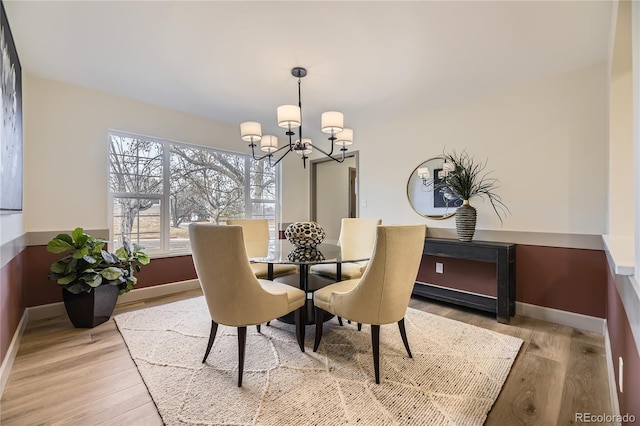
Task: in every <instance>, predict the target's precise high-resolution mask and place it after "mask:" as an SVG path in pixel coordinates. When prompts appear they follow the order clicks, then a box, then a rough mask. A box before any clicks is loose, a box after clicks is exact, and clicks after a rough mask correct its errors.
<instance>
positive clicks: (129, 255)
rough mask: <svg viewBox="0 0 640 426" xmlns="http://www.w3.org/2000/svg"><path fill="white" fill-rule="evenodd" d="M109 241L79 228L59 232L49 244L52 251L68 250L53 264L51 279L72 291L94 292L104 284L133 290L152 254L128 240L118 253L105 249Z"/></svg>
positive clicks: (121, 289) (127, 290)
mask: <svg viewBox="0 0 640 426" xmlns="http://www.w3.org/2000/svg"><path fill="white" fill-rule="evenodd" d="M105 246H106V241H105V240H102V239H99V238H94V237H92V236H91V235H87V234H85V233H84V230H83V229H82V228H76V229H74V230H73V232H72V233H71V235H69V234H59V235H58V236H56V237H55V238H54V239H52V240H51V241H49V243H48V244H47V251H49V252H50V253H64V256H62V258H61V259H60V260H59V261H57V262H55V263H52V264H51V269H50V270H49V279H50V280H52V281H55V282H57V283H58V284H59V285H60V287H62V288H64V289H65V290H67V291H69V292H70V293H74V294H79V293H82V292H87V293H88V292H90V291H91V290H92V289H93V288H95V287H98V286H101V285H114V286H118V288H119V289H120V293H119V294H122V293H127V292H129V291H131V289H132V288H133V286H134V285H135V284H136V282H137V281H138V279H137V278H136V277H135V276H134V272H140V266H141V265H146V264H148V263H149V262H150V259H149V256H148V255H147V254H146V253H145V252H143V251H142V249H143V247H140V246H139V245H137V244H133V245H130V244H129V243H128V242H127V241H125V242H124V244H123V245H122V247H120V248H119V249H118V250H116V252H115V254H114V253H110V252H108V251H106V250H105V249H104V247H105Z"/></svg>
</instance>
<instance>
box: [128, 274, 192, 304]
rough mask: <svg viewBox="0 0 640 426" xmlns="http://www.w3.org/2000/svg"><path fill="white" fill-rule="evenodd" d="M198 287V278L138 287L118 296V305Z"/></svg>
mask: <svg viewBox="0 0 640 426" xmlns="http://www.w3.org/2000/svg"><path fill="white" fill-rule="evenodd" d="M198 288H200V281H198V280H197V279H194V280H187V281H178V282H175V283H169V284H162V285H155V286H153V287H145V288H138V289H135V290H131V291H130V292H129V293H125V294H123V295H121V296H118V305H119V304H121V303H129V302H137V301H138V300H144V299H151V298H152V297H159V296H166V295H167V294H173V293H179V292H181V291H188V290H195V289H198Z"/></svg>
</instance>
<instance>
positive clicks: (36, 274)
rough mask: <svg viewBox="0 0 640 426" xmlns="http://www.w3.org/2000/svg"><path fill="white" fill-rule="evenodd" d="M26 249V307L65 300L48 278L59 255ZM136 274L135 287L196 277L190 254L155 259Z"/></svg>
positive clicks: (43, 247) (40, 248)
mask: <svg viewBox="0 0 640 426" xmlns="http://www.w3.org/2000/svg"><path fill="white" fill-rule="evenodd" d="M25 251H26V253H27V256H26V262H27V264H28V265H29V268H28V269H27V270H26V273H25V288H26V306H38V305H46V304H48V303H55V302H62V293H61V290H60V287H59V286H58V285H57V284H56V283H54V282H53V281H49V279H48V278H47V275H48V273H49V268H50V267H51V264H52V263H53V262H56V261H57V260H58V259H59V258H60V255H58V254H52V253H49V252H48V251H47V247H46V246H30V247H28V248H27V249H26V250H25ZM136 276H137V277H138V284H136V287H135V288H143V287H152V286H154V285H160V284H168V283H173V282H179V281H186V280H191V279H195V278H196V277H197V275H196V270H195V268H194V266H193V261H192V260H191V255H186V256H175V257H165V258H159V259H152V260H151V263H149V264H148V265H145V266H143V267H142V270H141V271H140V272H139V273H137V274H136Z"/></svg>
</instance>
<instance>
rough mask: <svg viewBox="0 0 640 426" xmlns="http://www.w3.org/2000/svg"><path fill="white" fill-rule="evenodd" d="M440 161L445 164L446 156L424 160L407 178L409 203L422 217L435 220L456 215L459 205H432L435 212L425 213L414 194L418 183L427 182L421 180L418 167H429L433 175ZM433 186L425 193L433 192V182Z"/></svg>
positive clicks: (421, 184)
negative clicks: (416, 202)
mask: <svg viewBox="0 0 640 426" xmlns="http://www.w3.org/2000/svg"><path fill="white" fill-rule="evenodd" d="M438 163H440V164H443V163H444V158H443V157H441V156H438V157H432V158H429V159H427V160H425V161H423V162H422V163H420V164H418V166H417V167H416V168H415V169H413V171H412V172H411V174H410V175H409V179H408V180H407V200H408V201H409V204H410V205H411V208H412V209H413V211H415V212H416V213H417V214H419V215H420V216H422V217H426V218H428V219H435V220H443V219H448V218H450V217H452V216H454V215H455V214H456V209H457V208H458V207H457V206H451V207H431V209H434V214H429V213H430V212H429V213H425V212H421V211H419V207H418V206H416V204H415V202H414V198H415V196H413V197H412V194H414V193H415V191H416V188H415V187H416V185H420V188H421V187H422V186H423V185H424V186H425V187H426V185H425V183H423V182H421V180H422V178H420V177H419V176H418V169H419V168H422V167H427V168H428V169H429V172H430V173H431V176H433V173H434V172H433V171H434V170H435V169H437V168H438ZM431 185H432V186H431V188H430V189H426V190H424V193H425V194H426V193H431V194H433V193H434V191H433V184H431ZM430 198H431V200H433V197H430ZM436 209H439V210H441V211H442V213H440V214H438V210H436ZM451 209H453V211H451Z"/></svg>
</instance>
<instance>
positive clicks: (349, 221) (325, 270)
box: [310, 218, 382, 281]
mask: <svg viewBox="0 0 640 426" xmlns="http://www.w3.org/2000/svg"><path fill="white" fill-rule="evenodd" d="M381 224H382V220H380V219H365V218H343V219H342V224H341V226H340V236H339V237H338V244H339V245H340V247H341V248H342V257H343V258H345V259H349V258H350V259H358V258H369V257H370V256H371V252H372V251H373V245H374V243H375V239H376V227H377V226H378V225H381ZM368 263H369V261H367V260H364V261H360V262H350V263H343V264H342V265H341V279H340V280H338V279H337V274H338V272H337V267H336V264H335V263H323V264H319V265H313V266H312V267H311V268H310V271H311V273H312V274H318V275H325V276H328V277H331V278H333V279H335V280H337V281H341V280H351V279H354V278H360V277H361V276H362V273H363V272H364V270H365V269H366V267H367V264H368Z"/></svg>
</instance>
